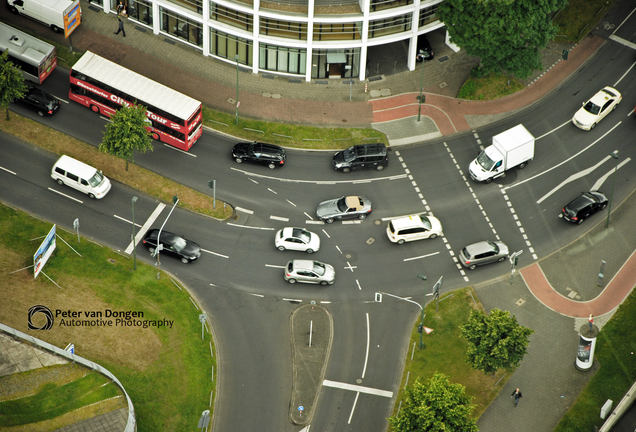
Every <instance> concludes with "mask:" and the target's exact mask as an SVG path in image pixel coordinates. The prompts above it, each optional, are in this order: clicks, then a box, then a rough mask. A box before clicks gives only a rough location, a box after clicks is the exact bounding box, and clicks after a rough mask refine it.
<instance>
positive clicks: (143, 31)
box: [135, 26, 146, 33]
mask: <svg viewBox="0 0 636 432" xmlns="http://www.w3.org/2000/svg"><path fill="white" fill-rule="evenodd" d="M135 30H137V31H140V32H142V33H146V28H145V27H139V26H135Z"/></svg>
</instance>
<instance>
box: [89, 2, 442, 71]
mask: <svg viewBox="0 0 636 432" xmlns="http://www.w3.org/2000/svg"><path fill="white" fill-rule="evenodd" d="M123 1H124V5H125V7H126V13H127V15H128V17H129V19H132V20H134V21H137V22H138V23H139V24H140V25H143V26H146V27H148V28H150V29H152V31H153V33H154V34H156V35H159V34H162V35H165V36H166V37H170V38H174V39H177V40H179V41H180V42H182V43H186V44H188V45H191V46H193V47H195V48H196V49H199V50H201V52H202V54H203V55H204V56H213V57H215V58H217V59H219V60H222V61H226V62H229V63H232V64H236V62H238V63H239V65H241V66H242V67H245V68H249V69H251V70H252V72H253V73H259V72H267V73H273V74H282V75H288V76H289V75H291V76H297V77H303V78H304V79H305V80H306V81H311V80H312V79H324V78H358V79H359V80H364V79H366V74H367V71H366V68H365V67H364V65H366V64H367V53H368V48H369V47H373V46H379V45H383V44H389V43H394V42H399V41H405V40H406V41H408V46H409V49H408V57H407V58H408V60H407V62H408V64H407V67H408V69H409V70H414V69H415V56H416V52H415V51H416V47H417V38H418V36H419V35H421V34H424V33H428V32H430V31H432V30H435V29H437V28H440V27H443V24H442V23H441V22H440V20H439V18H438V17H437V8H438V6H439V4H440V3H441V2H442V1H443V0H123ZM92 3H93V4H97V5H99V6H100V7H102V8H103V9H104V12H106V13H109V12H114V11H115V10H116V7H117V4H118V3H119V0H93V1H92ZM447 39H448V36H447Z"/></svg>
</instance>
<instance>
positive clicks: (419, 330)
mask: <svg viewBox="0 0 636 432" xmlns="http://www.w3.org/2000/svg"><path fill="white" fill-rule="evenodd" d="M418 277H419V275H418ZM424 277H426V276H424ZM379 293H380V294H384V295H388V296H390V297H394V298H396V299H400V300H404V301H407V302H409V303H414V304H416V305H417V307H419V308H420V310H421V311H422V312H421V314H420V324H419V325H418V326H417V331H418V332H419V333H420V349H422V346H423V345H422V332H423V331H424V317H425V316H426V315H424V307H422V305H421V304H419V303H418V302H416V301H414V300H411V299H407V298H404V297H400V296H396V295H394V294H389V293H387V292H382V291H380V292H379Z"/></svg>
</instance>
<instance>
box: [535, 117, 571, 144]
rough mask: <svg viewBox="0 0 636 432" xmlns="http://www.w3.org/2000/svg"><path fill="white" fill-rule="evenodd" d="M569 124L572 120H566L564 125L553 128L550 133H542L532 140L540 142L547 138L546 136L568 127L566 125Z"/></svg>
mask: <svg viewBox="0 0 636 432" xmlns="http://www.w3.org/2000/svg"><path fill="white" fill-rule="evenodd" d="M570 123H572V120H568V121H566V122H565V123H563V124H562V125H561V126H557V127H555V128H554V129H552V130H551V131H549V132H546V133H544V134H543V135H541V136H540V137H539V138H535V139H534V140H535V141H538V140H540V139H541V138H544V137H547V136H548V135H550V134H551V133H552V132H555V131H558V130H559V129H561V128H562V127H563V126H565V125H568V124H570Z"/></svg>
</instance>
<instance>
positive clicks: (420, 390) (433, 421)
mask: <svg viewBox="0 0 636 432" xmlns="http://www.w3.org/2000/svg"><path fill="white" fill-rule="evenodd" d="M465 390H466V389H465V387H464V386H463V385H461V384H451V383H450V382H449V381H448V377H447V376H446V375H444V374H441V373H436V374H435V375H433V377H432V378H431V379H430V380H428V382H427V383H426V384H422V383H420V381H419V379H418V380H416V381H415V382H414V383H413V385H412V386H411V387H408V388H407V389H406V401H405V403H404V405H402V408H401V409H400V412H399V413H398V414H397V415H396V416H393V417H389V423H391V427H392V428H393V430H394V431H395V432H423V431H426V432H448V431H453V432H477V431H478V430H479V429H478V428H477V423H475V420H474V419H473V418H471V417H470V413H471V412H472V410H473V409H474V408H475V406H474V405H471V403H470V401H471V400H472V397H470V396H467V395H466V394H465Z"/></svg>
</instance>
